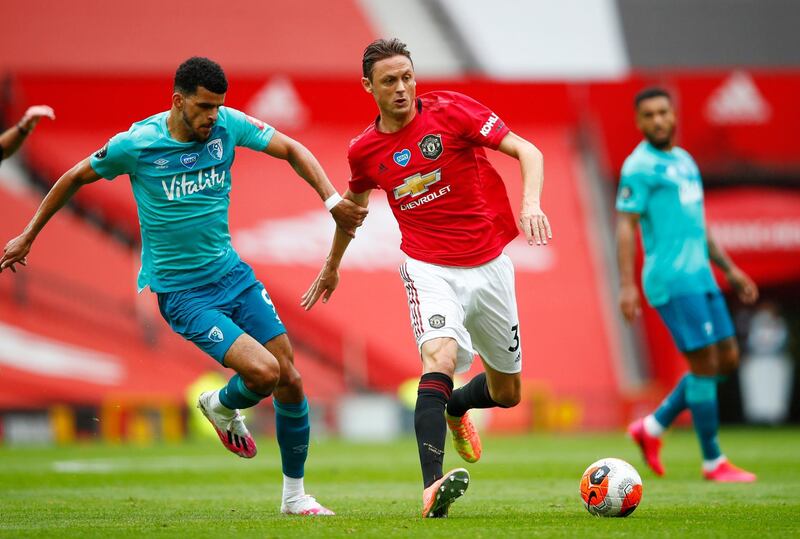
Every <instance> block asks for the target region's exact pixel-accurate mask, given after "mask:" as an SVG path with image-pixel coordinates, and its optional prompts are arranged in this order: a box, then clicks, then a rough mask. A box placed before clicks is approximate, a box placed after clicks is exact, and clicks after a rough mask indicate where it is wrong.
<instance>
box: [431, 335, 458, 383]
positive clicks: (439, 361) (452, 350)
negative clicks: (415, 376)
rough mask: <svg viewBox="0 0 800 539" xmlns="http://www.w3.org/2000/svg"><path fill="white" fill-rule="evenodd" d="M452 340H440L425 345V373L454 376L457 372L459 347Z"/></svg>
mask: <svg viewBox="0 0 800 539" xmlns="http://www.w3.org/2000/svg"><path fill="white" fill-rule="evenodd" d="M450 341H451V339H440V340H438V342H433V341H429V342H431V345H430V346H429V345H428V343H425V344H424V345H423V348H422V364H423V369H424V371H425V372H441V373H443V374H447V375H448V376H453V374H454V373H455V370H456V359H457V357H458V345H457V344H455V341H452V342H450Z"/></svg>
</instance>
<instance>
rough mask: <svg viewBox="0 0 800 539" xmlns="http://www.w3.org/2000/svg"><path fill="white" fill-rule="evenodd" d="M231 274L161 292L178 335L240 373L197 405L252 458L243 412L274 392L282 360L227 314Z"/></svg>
mask: <svg viewBox="0 0 800 539" xmlns="http://www.w3.org/2000/svg"><path fill="white" fill-rule="evenodd" d="M232 274H234V272H233V271H232V272H231V273H229V274H228V275H226V276H225V277H224V278H223V279H222V280H221V281H220V282H219V283H211V284H208V285H204V286H201V287H197V288H193V289H190V290H184V291H178V292H169V293H160V294H158V304H159V309H160V310H161V314H162V316H163V317H164V319H165V320H166V321H167V322H168V323H169V325H170V326H171V327H172V329H173V330H174V331H175V332H176V333H178V334H179V335H181V336H182V337H184V338H185V339H187V340H188V341H190V342H192V343H193V344H195V345H196V346H197V347H199V348H200V349H201V350H203V351H204V352H206V353H207V354H208V355H210V356H211V357H213V358H214V359H215V360H217V361H218V362H219V363H221V364H223V365H225V366H227V367H229V368H232V369H234V370H235V371H236V374H235V375H234V376H233V377H232V378H231V379H230V381H229V382H228V384H227V385H226V386H224V387H223V388H221V389H220V390H218V391H209V392H206V393H203V394H202V395H201V396H200V399H199V402H198V407H199V408H200V409H201V411H202V412H203V413H204V415H205V416H206V417H207V418H208V419H209V421H210V422H211V423H212V425H213V426H214V429H215V430H216V431H217V434H218V435H219V437H220V440H221V441H222V443H223V445H224V446H225V447H226V448H227V449H229V450H230V451H231V452H233V453H235V454H237V455H239V456H242V457H246V458H250V457H253V456H255V454H256V447H255V442H254V441H253V439H252V436H250V433H249V432H248V431H247V428H246V427H245V425H244V417H242V416H241V414H239V411H238V410H239V409H240V408H249V407H251V406H254V405H255V404H257V403H258V402H259V401H260V400H261V399H263V398H264V397H265V396H267V395H269V394H270V393H271V391H272V389H273V388H274V387H275V384H276V383H277V381H278V362H277V360H276V359H275V358H274V357H273V356H272V355H271V354H270V353H269V352H268V351H266V350H265V349H264V348H263V347H262V346H260V344H259V343H258V342H256V341H254V340H253V339H252V338H251V337H249V336H248V335H246V334H245V333H244V331H243V330H242V329H241V328H240V327H239V326H238V325H237V324H236V323H235V322H233V321H232V320H231V319H230V317H229V316H228V315H229V314H230V311H229V310H228V307H227V304H228V298H227V286H228V285H230V284H231V282H229V281H231V279H232V277H231V275H232Z"/></svg>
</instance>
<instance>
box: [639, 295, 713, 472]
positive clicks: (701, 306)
mask: <svg viewBox="0 0 800 539" xmlns="http://www.w3.org/2000/svg"><path fill="white" fill-rule="evenodd" d="M656 309H657V310H658V313H659V315H660V316H661V319H662V320H663V322H664V324H665V325H666V326H667V329H669V331H670V334H671V335H672V338H673V340H674V341H675V345H676V346H677V347H678V349H679V350H680V351H681V352H682V353H683V355H684V357H686V359H687V362H688V363H689V365H690V372H688V373H687V374H685V375H684V376H683V377H682V378H681V379H680V380H678V382H677V383H676V385H675V387H674V388H673V389H672V391H670V393H669V394H668V395H667V397H666V398H665V399H664V400H663V401H662V402H661V404H660V405H659V406H658V408H656V410H655V411H653V413H651V414H649V415H647V416H645V417H644V418H641V419H637V420H636V421H634V422H633V423H631V424H630V425H629V426H628V434H629V435H630V437H631V438H632V439H633V440H634V442H636V443H637V444H638V445H639V448H640V449H641V451H642V455H643V457H644V460H645V462H646V463H647V465H648V466H649V467H650V468H651V469H652V470H653V472H654V473H655V474H656V475H664V465H663V464H662V463H661V445H662V443H661V436H662V435H663V433H664V431H665V430H666V429H667V428H669V426H670V425H671V424H672V422H673V421H674V420H675V418H677V417H678V415H679V414H680V413H681V412H682V411H683V410H685V409H687V408H689V403H688V402H687V400H686V390H687V388H688V387H689V386H690V385H691V386H692V387H694V386H695V385H696V383H695V380H694V376H695V375H698V376H703V374H702V373H704V372H711V373H714V372H716V368H717V363H716V361H717V359H716V350H715V349H713V348H711V345H712V344H713V342H714V338H713V333H712V332H711V313H710V312H709V310H708V307H707V303H706V299H705V295H704V294H697V295H691V296H685V297H677V298H672V299H671V300H670V301H669V302H667V303H666V304H664V305H660V306H658V307H656ZM712 376H713V374H712ZM702 383H703V382H702V381H701V382H700V384H701V385H702Z"/></svg>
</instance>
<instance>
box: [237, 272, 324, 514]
mask: <svg viewBox="0 0 800 539" xmlns="http://www.w3.org/2000/svg"><path fill="white" fill-rule="evenodd" d="M234 306H235V308H234V311H233V314H232V316H233V317H234V319H235V320H236V321H237V322H238V323H239V324H240V325H241V326H242V328H243V329H245V330H246V331H247V332H248V334H250V335H252V336H253V337H254V338H255V339H256V340H257V341H258V342H261V343H264V344H263V349H264V350H266V351H267V352H268V353H269V354H270V355H272V356H273V357H275V359H276V360H277V363H278V366H279V377H278V380H277V383H276V385H275V388H274V391H273V392H272V403H273V405H274V407H275V433H276V437H277V440H278V446H279V448H280V452H281V464H282V468H283V495H282V498H281V512H283V513H287V514H298V515H333V512H332V511H330V510H329V509H327V508H325V507H323V506H322V505H321V504H319V503H318V502H317V501H316V500H315V499H314V498H313V497H312V496H309V495H307V494H306V493H305V487H304V484H303V478H304V476H305V463H306V459H307V458H308V448H309V440H310V433H311V425H310V422H309V417H308V400H307V399H306V397H305V394H304V392H303V380H302V378H301V376H300V373H299V372H298V370H297V368H295V365H294V352H293V350H292V345H291V342H290V341H289V337H288V335H287V334H286V328H285V327H284V325H283V323H282V322H281V319H280V317H279V316H278V313H277V311H276V310H275V306H274V305H273V303H272V300H271V299H270V297H269V294H268V293H267V291H266V289H265V288H264V285H263V284H261V282H259V281H258V280H256V279H255V276H253V277H252V283H251V285H250V286H249V287H248V288H247V289H246V290H245V291H244V292H243V293H242V294H241V295H239V296H238V297H237V298H236V300H235V303H234Z"/></svg>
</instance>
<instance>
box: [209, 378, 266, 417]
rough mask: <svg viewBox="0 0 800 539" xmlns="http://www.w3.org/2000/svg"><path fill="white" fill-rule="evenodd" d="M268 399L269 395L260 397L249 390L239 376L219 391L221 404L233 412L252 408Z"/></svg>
mask: <svg viewBox="0 0 800 539" xmlns="http://www.w3.org/2000/svg"><path fill="white" fill-rule="evenodd" d="M267 397H269V395H259V394H258V393H256V392H254V391H251V390H250V389H248V388H247V386H245V385H244V380H242V377H241V376H239V375H238V374H235V375H233V377H232V378H231V379H230V380H228V385H226V386H225V387H223V388H222V389H220V390H219V402H221V403H222V405H223V406H225V407H226V408H230V409H231V410H236V409H240V410H241V409H242V408H250V407H252V406H255V405H256V404H258V403H259V402H261V401H262V400H263V399H265V398H267Z"/></svg>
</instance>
